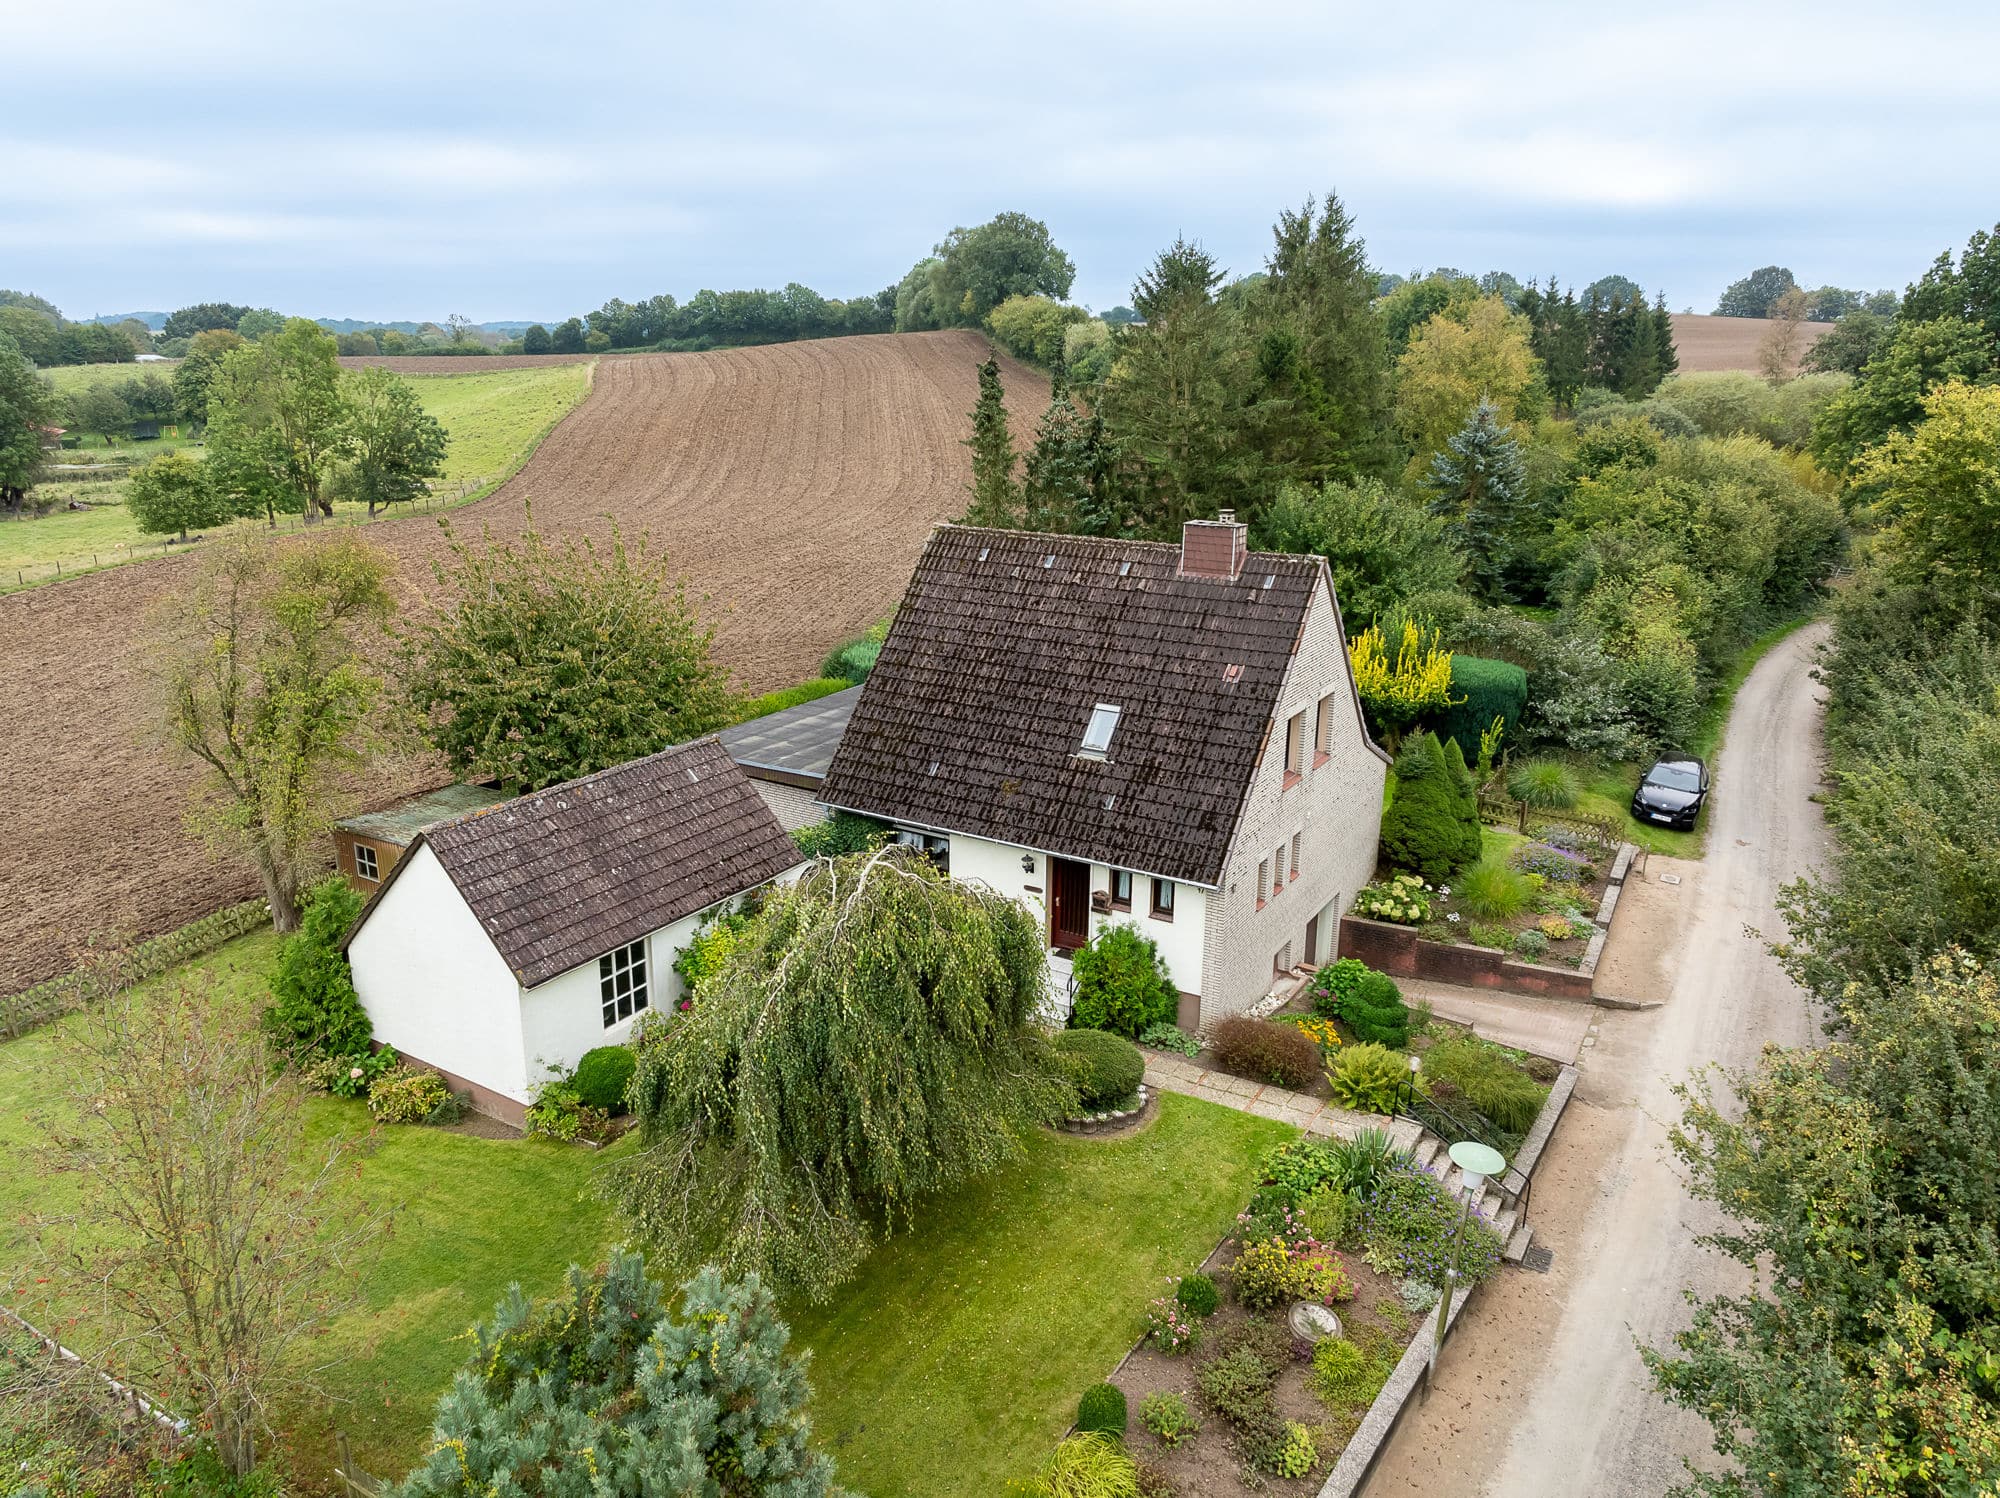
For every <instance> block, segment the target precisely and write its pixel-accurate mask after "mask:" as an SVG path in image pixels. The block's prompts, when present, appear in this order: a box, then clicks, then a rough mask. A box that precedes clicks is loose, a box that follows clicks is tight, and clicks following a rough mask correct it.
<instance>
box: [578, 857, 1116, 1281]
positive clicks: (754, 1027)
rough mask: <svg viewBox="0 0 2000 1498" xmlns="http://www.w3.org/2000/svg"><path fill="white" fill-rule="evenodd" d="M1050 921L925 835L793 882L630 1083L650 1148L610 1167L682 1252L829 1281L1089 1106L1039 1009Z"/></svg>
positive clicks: (644, 1214) (643, 1213)
mask: <svg viewBox="0 0 2000 1498" xmlns="http://www.w3.org/2000/svg"><path fill="white" fill-rule="evenodd" d="M1043 962H1044V957H1043V950H1042V933H1041V932H1040V931H1039V930H1038V929H1037V928H1036V926H1035V923H1034V922H1033V921H1032V920H1031V919H1030V918H1029V917H1028V915H1027V913H1026V912H1025V911H1024V910H1023V909H1022V908H1021V907H1020V905H1019V904H1017V903H1016V902H1014V901H1012V900H1009V899H1007V898H1006V897H1004V896H1002V895H999V894H997V893H995V892H993V891H992V890H989V889H987V888H985V887H984V886H981V885H975V884H966V883H960V882H956V881H952V880H948V879H946V878H945V877H944V876H943V875H942V874H940V873H939V872H938V871H937V870H936V869H935V868H934V867H933V866H932V865H931V864H930V862H929V861H928V860H926V859H924V858H923V857H922V856H921V855H919V854H915V853H912V852H911V851H909V850H907V849H902V848H896V847H884V848H881V849H878V850H876V851H875V852H873V853H869V854H855V855H851V856H849V857H847V858H844V859H837V860H832V861H827V862H821V863H818V864H815V865H813V866H812V867H811V868H810V869H808V870H807V872H806V873H805V875H804V876H803V877H801V878H800V879H799V880H798V881H797V882H796V883H794V884H792V885H790V886H788V887H786V888H784V889H781V890H778V891H775V892H774V893H772V894H771V895H770V896H769V898H768V899H766V901H765V903H764V908H763V910H762V911H761V912H760V913H759V914H758V915H757V917H756V919H755V920H753V921H752V922H751V924H750V925H749V927H748V928H747V929H746V930H745V932H744V935H743V941H742V945H741V946H740V947H739V948H738V949H737V951H736V953H735V954H734V956H733V957H732V958H731V960H730V962H729V965H728V966H727V967H726V968H725V969H724V970H723V972H722V973H721V974H720V975H719V976H718V978H717V980H716V982H715V985H714V987H713V989H712V990H711V992H709V993H708V994H707V995H705V996H704V998H703V1002H702V1003H701V1004H700V1005H699V1006H698V1007H697V1008H696V1009H695V1010H694V1011H693V1012H692V1013H691V1014H689V1015H688V1016H686V1017H685V1018H684V1019H682V1020H681V1021H680V1022H678V1023H677V1024H675V1025H674V1026H672V1028H671V1029H670V1030H669V1032H668V1033H667V1034H666V1036H665V1037H664V1038H663V1039H661V1040H660V1041H658V1042H657V1043H653V1044H649V1045H648V1046H647V1047H646V1048H645V1051H644V1053H643V1054H642V1055H641V1056H640V1058H639V1069H638V1072H637V1073H636V1074H635V1076H634V1077H633V1080H632V1087H631V1093H630V1096H631V1099H632V1107H633V1111H634V1112H635V1113H636V1114H637V1115H638V1119H639V1126H640V1148H639V1150H638V1152H637V1153H636V1154H635V1155H634V1156H632V1157H631V1158H630V1159H628V1160H625V1161H622V1162H619V1163H618V1164H617V1165H615V1166H614V1167H613V1168H612V1169H611V1170H610V1171H608V1172H607V1174H606V1178H605V1180H606V1189H607V1191H608V1192H609V1194H610V1195H611V1196H612V1198H613V1199H614V1200H615V1201H617V1202H618V1204H619V1205H620V1206H621V1207H623V1208H624V1210H625V1212H626V1213H627V1214H628V1216H629V1217H630V1219H631V1220H632V1223H633V1225H634V1226H635V1227H636V1228H637V1229H638V1231H639V1232H640V1233H641V1234H642V1235H643V1236H645V1237H646V1238H647V1239H648V1240H650V1241H651V1242H653V1243H655V1244H658V1245H661V1246H663V1247H664V1248H668V1249H670V1251H671V1252H672V1253H673V1254H675V1255H676V1256H677V1257H678V1258H679V1259H681V1260H684V1261H687V1262H691V1263H702V1262H716V1263H720V1264H722V1265H724V1266H725V1267H726V1268H728V1269H729V1270H731V1271H732V1272H741V1271H743V1270H748V1269H756V1270H758V1271H759V1272H760V1273H762V1274H763V1275H765V1277H766V1278H767V1279H768V1280H770V1281H771V1282H773V1283H775V1284H777V1285H782V1286H783V1287H784V1288H785V1289H786V1290H788V1291H800V1292H803V1293H805V1294H806V1295H807V1296H809V1297H811V1298H814V1299H823V1298H824V1297H825V1296H826V1294H827V1293H828V1292H829V1291H830V1290H831V1289H832V1288H833V1286H835V1285H837V1284H838V1283H840V1282H841V1281H842V1280H843V1279H845V1278H847V1277H848V1276H849V1275H851V1274H852V1273H853V1272H854V1270H855V1269H856V1267H857V1266H858V1265H859V1264H860V1263H861V1261H862V1260H863V1259H864V1258H866V1257H867V1255H868V1253H869V1251H870V1250H871V1249H872V1248H873V1247H874V1246H875V1244H876V1243H877V1242H879V1241H880V1240H881V1238H882V1236H883V1235H884V1234H885V1233H887V1232H890V1231H893V1230H894V1229H895V1228H897V1227H899V1226H903V1225H907V1224H908V1223H909V1222H911V1221H913V1220H914V1219H915V1217H916V1215H917V1214H918V1212H919V1211H920V1210H922V1208H923V1207H924V1205H925V1204H926V1203H927V1201H928V1200H929V1199H930V1198H932V1197H933V1196H935V1194H936V1193H938V1192H940V1191H943V1190H946V1189H947V1188H949V1187H952V1186H956V1185H960V1184H962V1183H964V1182H966V1181H969V1180H973V1179H976V1178H978V1177H980V1176H983V1175H986V1174H988V1173H989V1172H991V1171H993V1170H995V1169H997V1168H999V1167H1000V1166H1001V1165H1003V1164H1005V1163H1006V1162H1007V1161H1009V1160H1012V1159H1014V1158H1015V1157H1016V1156H1017V1155H1018V1154H1019V1152H1020V1149H1021V1137H1022V1135H1023V1134H1025V1133H1026V1132H1027V1131H1028V1130H1029V1129H1031V1128H1033V1127H1035V1126H1037V1125H1039V1124H1044V1123H1053V1122H1056V1121H1058V1120H1060V1119H1062V1118H1064V1117H1067V1116H1068V1115H1069V1114H1071V1113H1072V1112H1073V1111H1074V1110H1075V1108H1076V1107H1077V1093H1076V1088H1075V1086H1074V1084H1073V1083H1072V1082H1071V1080H1070V1077H1069V1074H1068V1072H1067V1071H1066V1070H1065V1067H1064V1064H1063V1062H1062V1059H1061V1057H1059V1056H1058V1055H1057V1054H1056V1052H1055V1050H1054V1049H1053V1047H1051V1046H1050V1044H1049V1043H1048V1041H1047V1040H1046V1039H1044V1038H1043V1036H1042V1035H1041V1033H1040V1031H1039V1030H1037V1029H1036V1028H1035V1026H1034V1025H1033V1023H1032V1020H1033V1016H1034V1013H1035V1010H1036V1007H1037V1006H1038V1005H1039V1004H1040V1002H1041V1000H1042V996H1043V987H1042V985H1043V976H1044V968H1043Z"/></svg>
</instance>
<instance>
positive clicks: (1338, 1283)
mask: <svg viewBox="0 0 2000 1498" xmlns="http://www.w3.org/2000/svg"><path fill="white" fill-rule="evenodd" d="M1264 1175H1265V1182H1264V1184H1263V1185H1262V1186H1261V1187H1260V1188H1259V1190H1258V1192H1257V1194H1256V1195H1255V1196H1254V1197H1253V1198H1252V1201H1251V1203H1250V1206H1249V1208H1248V1209H1247V1210H1246V1211H1245V1212H1244V1213H1243V1214H1242V1215H1241V1216H1240V1217H1239V1219H1238V1225H1237V1229H1236V1231H1235V1232H1234V1233H1233V1234H1232V1235H1231V1236H1230V1237H1229V1238H1228V1239H1227V1240H1225V1241H1224V1242H1223V1243H1222V1245H1221V1246H1220V1247H1218V1248H1217V1249H1216V1250H1215V1252H1214V1253H1213V1254H1211V1255H1210V1256H1209V1258H1208V1260H1207V1261H1206V1262H1205V1263H1204V1264H1203V1266H1202V1269H1201V1272H1199V1273H1196V1274H1191V1275H1188V1276H1186V1277H1184V1278H1182V1279H1180V1280H1178V1281H1169V1282H1168V1283H1167V1284H1166V1285H1165V1286H1163V1287H1162V1288H1163V1292H1164V1293H1163V1294H1162V1296H1161V1298H1160V1299H1158V1300H1156V1301H1154V1302H1153V1305H1152V1306H1151V1308H1150V1309H1149V1317H1148V1320H1149V1326H1150V1329H1149V1331H1148V1334H1147V1336H1146V1338H1145V1340H1143V1341H1142V1342H1141V1343H1140V1345H1139V1346H1138V1347H1137V1348H1135V1349H1134V1350H1133V1352H1132V1353H1131V1355H1130V1356H1128V1357H1127V1358H1126V1360H1125V1361H1124V1363H1122V1364H1121V1365H1120V1366H1119V1368H1118V1370H1117V1371H1116V1372H1115V1373H1114V1374H1113V1375H1112V1378H1111V1380H1110V1382H1111V1383H1112V1384H1113V1385H1114V1386H1115V1387H1116V1388H1117V1389H1118V1390H1119V1391H1120V1392H1121V1393H1122V1394H1123V1395H1124V1404H1125V1409H1126V1412H1127V1423H1126V1428H1125V1432H1124V1439H1125V1444H1126V1448H1127V1450H1129V1452H1130V1453H1131V1455H1132V1456H1133V1457H1134V1458H1135V1459H1136V1460H1137V1461H1138V1462H1139V1464H1140V1466H1141V1468H1142V1470H1144V1471H1145V1472H1146V1473H1147V1474H1148V1479H1149V1482H1150V1485H1144V1486H1142V1488H1141V1491H1143V1492H1146V1493H1148V1494H1182V1495H1189V1498H1192V1495H1197V1494H1199V1495H1218V1494H1219V1495H1229V1494H1251V1493H1281V1494H1300V1495H1303V1494H1310V1493H1315V1492H1317V1491H1318V1489H1319V1486H1320V1484H1321V1483H1322V1482H1323V1481H1324V1480H1325V1477H1326V1474H1327V1473H1328V1472H1329V1471H1330V1470H1331V1469H1332V1467H1333V1465H1334V1463H1335V1462H1337V1461H1338V1460H1339V1458H1340V1454H1341V1452H1342V1451H1343V1450H1344V1449H1345V1448H1346V1445H1347V1442H1348V1440H1349V1439H1350V1438H1351V1437H1352V1436H1353V1434H1354V1432H1355V1430H1356V1429H1357V1428H1358V1427H1359V1426H1360V1423H1361V1420H1362V1418H1363V1416H1365V1415H1366V1413H1367V1411H1368V1408H1369V1406H1370V1404H1371V1403H1372V1402H1373V1401H1374V1398H1375V1395H1376V1394H1377V1392H1379V1390H1380V1389H1381V1387H1382V1385H1383V1384H1384V1383H1385V1382H1386V1381H1387V1379H1388V1377H1389V1375H1390V1373H1391V1372H1392V1371H1393V1370H1394V1368H1395V1366H1396V1364H1397V1362H1398V1360H1399V1359H1400V1358H1401V1357H1402V1355H1403V1352H1404V1350H1405V1348H1406V1347H1407V1346H1408V1344H1409V1341H1410V1338H1411V1337H1412V1335H1414V1334H1415V1332H1416V1331H1417V1329H1418V1328H1419V1326H1420V1325H1421V1324H1422V1323H1423V1321H1424V1319H1425V1317H1426V1315H1427V1314H1429V1313H1430V1312H1431V1311H1432V1310H1433V1308H1434V1306H1435V1304H1436V1299H1437V1292H1436V1290H1435V1289H1433V1288H1431V1285H1430V1284H1429V1283H1428V1281H1429V1280H1433V1279H1441V1278H1442V1277H1443V1271H1444V1267H1445V1264H1446V1262H1447V1260H1448V1258H1449V1256H1450V1255H1452V1254H1453V1253H1454V1252H1455V1253H1456V1255H1457V1259H1456V1262H1457V1264H1458V1266H1459V1268H1460V1270H1461V1272H1462V1273H1463V1274H1465V1275H1466V1276H1467V1277H1468V1278H1470V1279H1473V1280H1476V1279H1478V1278H1481V1277H1483V1276H1484V1275H1486V1274H1489V1273H1491V1272H1492V1270H1493V1268H1494V1267H1495V1266H1496V1265H1497V1263H1498V1261H1499V1254H1500V1244H1499V1239H1498V1237H1497V1235H1495V1234H1494V1233H1493V1232H1492V1230H1491V1229H1490V1228H1489V1227H1487V1226H1486V1225H1485V1224H1484V1223H1483V1222H1481V1221H1479V1220H1478V1219H1477V1217H1476V1215H1475V1218H1474V1220H1473V1221H1472V1222H1471V1223H1470V1225H1469V1227H1468V1230H1467V1233H1466V1237H1465V1239H1464V1240H1463V1241H1462V1242H1461V1243H1460V1244H1459V1245H1458V1246H1457V1248H1456V1249H1454V1247H1453V1243H1452V1238H1451V1234H1452V1232H1453V1231H1454V1230H1455V1229H1456V1226H1457V1220H1458V1207H1457V1204H1456V1203H1455V1202H1453V1201H1452V1199H1451V1198H1450V1197H1449V1195H1448V1194H1447V1193H1446V1192H1445V1191H1444V1189H1443V1187H1442V1185H1441V1184H1440V1183H1439V1181H1438V1180H1437V1178H1436V1177H1435V1176H1434V1175H1432V1174H1431V1173H1430V1172H1428V1171H1425V1170H1421V1169H1419V1168H1418V1167H1416V1166H1414V1165H1412V1164H1410V1163H1409V1162H1408V1160H1407V1158H1405V1157H1401V1156H1399V1155H1397V1154H1396V1153H1395V1152H1393V1151H1392V1150H1391V1149H1389V1148H1388V1141H1387V1138H1386V1136H1383V1137H1379V1138H1373V1139H1371V1138H1369V1137H1367V1136H1364V1137H1363V1138H1362V1139H1358V1140H1354V1141H1332V1142H1327V1141H1319V1140H1299V1141H1296V1142H1294V1143H1291V1144H1287V1145H1284V1146H1281V1147H1280V1148H1279V1149H1277V1150H1275V1151H1273V1152H1272V1154H1271V1155H1270V1156H1269V1157H1267V1159H1266V1162H1265V1172H1264ZM1301 1305H1307V1306H1317V1307H1324V1308H1326V1309H1328V1310H1331V1311H1332V1312H1333V1314H1334V1315H1335V1316H1337V1317H1338V1318H1339V1325H1340V1330H1339V1332H1338V1333H1337V1334H1334V1335H1325V1334H1323V1333H1318V1332H1308V1333H1305V1334H1302V1333H1301V1332H1300V1331H1299V1330H1298V1329H1297V1328H1296V1327H1295V1325H1294V1321H1293V1312H1294V1309H1295V1308H1296V1307H1299V1306H1301ZM1105 1402H1106V1401H1105V1400H1103V1399H1102V1398H1098V1399H1092V1400H1087V1401H1086V1406H1085V1408H1086V1410H1087V1411H1088V1412H1092V1413H1094V1412H1097V1411H1101V1410H1102V1408H1103V1407H1104V1404H1105ZM1079 1423H1080V1425H1085V1426H1087V1425H1088V1424H1089V1420H1088V1419H1086V1418H1084V1417H1082V1416H1080V1421H1079ZM1113 1433H1114V1434H1115V1433H1116V1432H1115V1431H1114V1432H1113Z"/></svg>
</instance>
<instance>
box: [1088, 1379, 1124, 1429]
mask: <svg viewBox="0 0 2000 1498" xmlns="http://www.w3.org/2000/svg"><path fill="white" fill-rule="evenodd" d="M1125 1423H1126V1413H1125V1391H1124V1390H1123V1389H1121V1388H1119V1387H1118V1386H1117V1385H1116V1384H1092V1385H1091V1386H1090V1387H1089V1388H1088V1389H1085V1390H1084V1391H1083V1398H1082V1399H1080V1400H1078V1401H1077V1405H1076V1428H1077V1429H1078V1430H1080V1431H1083V1430H1094V1431H1101V1432H1102V1433H1103V1434H1105V1435H1107V1436H1122V1435H1124V1434H1125Z"/></svg>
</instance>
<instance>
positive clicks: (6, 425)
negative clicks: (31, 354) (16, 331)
mask: <svg viewBox="0 0 2000 1498" xmlns="http://www.w3.org/2000/svg"><path fill="white" fill-rule="evenodd" d="M55 412H56V396H55V391H54V390H52V389H51V388H50V387H49V382H48V380H47V379H46V378H45V377H44V376H42V375H40V374H38V373H37V372H36V370H35V366H34V365H33V364H31V363H29V362H28V360H27V358H26V357H25V356H24V355H23V354H22V353H21V351H20V349H19V348H18V347H16V345H15V344H14V342H13V341H12V340H11V339H9V338H8V337H7V336H6V335H5V334H4V333H0V510H6V511H9V512H17V511H19V510H20V508H21V502H22V501H23V500H24V499H26V498H27V497H28V491H29V490H30V489H32V488H34V487H35V485H36V484H37V483H39V482H40V481H41V476H42V468H43V465H44V464H45V462H46V461H47V458H46V453H47V448H46V446H45V445H44V442H43V438H44V436H45V433H44V432H43V430H42V429H43V427H45V426H47V425H49V424H51V423H52V422H53V421H54V419H55Z"/></svg>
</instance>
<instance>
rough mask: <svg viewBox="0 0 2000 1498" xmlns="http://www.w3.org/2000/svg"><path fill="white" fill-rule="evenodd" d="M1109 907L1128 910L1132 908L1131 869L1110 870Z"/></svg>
mask: <svg viewBox="0 0 2000 1498" xmlns="http://www.w3.org/2000/svg"><path fill="white" fill-rule="evenodd" d="M1111 908H1112V909H1113V910H1130V909H1131V908H1132V871H1131V870H1130V869H1113V870H1112V871H1111Z"/></svg>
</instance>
